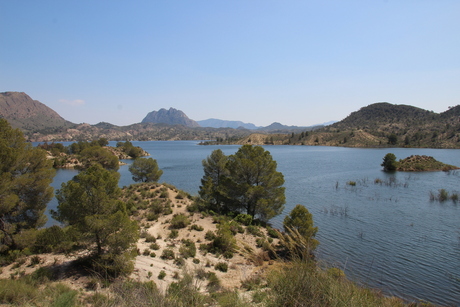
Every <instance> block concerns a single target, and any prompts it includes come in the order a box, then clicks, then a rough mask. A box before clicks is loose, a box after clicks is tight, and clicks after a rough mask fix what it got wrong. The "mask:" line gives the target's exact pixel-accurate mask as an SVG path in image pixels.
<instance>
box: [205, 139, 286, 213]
mask: <svg viewBox="0 0 460 307" xmlns="http://www.w3.org/2000/svg"><path fill="white" fill-rule="evenodd" d="M203 167H204V176H203V178H202V179H201V186H200V190H199V194H200V196H201V198H202V199H203V200H204V201H205V202H206V203H207V204H209V207H210V209H211V210H214V211H216V212H219V213H226V212H232V211H233V212H235V211H238V212H242V213H246V214H249V215H251V216H252V217H257V218H259V219H261V220H264V221H268V220H269V219H271V218H273V217H275V216H277V215H279V214H281V212H282V211H283V209H284V203H285V200H286V197H285V194H284V191H285V188H284V187H283V186H282V185H283V184H284V176H283V174H282V173H281V172H278V171H277V170H276V168H277V163H276V161H275V160H273V158H272V156H271V154H270V152H268V151H267V150H264V149H263V148H262V147H261V146H252V145H243V146H241V147H240V149H239V150H238V151H237V152H236V153H235V154H233V155H230V156H226V155H225V154H224V153H223V152H222V151H221V150H220V149H217V150H214V151H213V152H212V153H211V155H210V156H209V157H208V158H207V159H205V160H203Z"/></svg>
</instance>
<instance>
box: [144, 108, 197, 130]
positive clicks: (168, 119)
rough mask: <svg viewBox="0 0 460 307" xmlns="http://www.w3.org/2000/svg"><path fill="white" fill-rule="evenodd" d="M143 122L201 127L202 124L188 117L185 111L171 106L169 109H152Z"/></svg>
mask: <svg viewBox="0 0 460 307" xmlns="http://www.w3.org/2000/svg"><path fill="white" fill-rule="evenodd" d="M142 123H154V124H168V125H183V126H185V127H190V128H193V127H200V125H199V124H198V123H197V122H196V121H194V120H192V119H190V118H188V116H187V115H185V113H184V112H182V111H180V110H176V109H174V108H170V109H169V110H166V109H160V110H159V111H152V112H150V113H149V114H147V116H146V117H145V118H144V119H143V120H142Z"/></svg>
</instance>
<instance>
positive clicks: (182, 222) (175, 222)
mask: <svg viewBox="0 0 460 307" xmlns="http://www.w3.org/2000/svg"><path fill="white" fill-rule="evenodd" d="M189 224H190V220H189V218H188V217H187V216H185V215H184V214H177V215H174V217H173V218H172V219H171V228H173V229H180V228H185V227H187V226H188V225H189Z"/></svg>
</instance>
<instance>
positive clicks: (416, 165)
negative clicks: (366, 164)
mask: <svg viewBox="0 0 460 307" xmlns="http://www.w3.org/2000/svg"><path fill="white" fill-rule="evenodd" d="M381 165H382V166H383V170H384V171H402V172H426V171H450V170H456V169H460V168H459V167H457V166H454V165H450V164H445V163H442V162H439V161H437V160H436V159H435V158H433V157H431V156H425V155H422V156H420V155H412V156H410V157H407V158H405V159H402V160H399V161H396V156H395V155H394V154H392V153H388V154H386V155H385V157H384V158H383V163H382V164H381Z"/></svg>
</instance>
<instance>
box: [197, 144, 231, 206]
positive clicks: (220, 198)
mask: <svg viewBox="0 0 460 307" xmlns="http://www.w3.org/2000/svg"><path fill="white" fill-rule="evenodd" d="M227 161H228V157H227V156H226V155H225V154H224V153H223V152H222V150H220V149H216V150H214V151H213V152H212V153H211V155H210V156H208V157H207V158H206V159H205V160H203V161H202V164H203V169H204V176H203V178H202V179H201V186H200V190H199V192H198V193H199V194H200V196H201V198H202V199H203V200H204V201H206V202H207V203H208V204H209V206H210V209H211V210H214V211H217V212H222V211H225V210H224V209H225V207H224V206H223V205H224V203H225V200H226V197H225V194H224V192H223V186H222V182H223V178H225V177H227V176H228V175H229V171H228V170H227V168H226V166H227Z"/></svg>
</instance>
